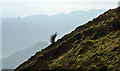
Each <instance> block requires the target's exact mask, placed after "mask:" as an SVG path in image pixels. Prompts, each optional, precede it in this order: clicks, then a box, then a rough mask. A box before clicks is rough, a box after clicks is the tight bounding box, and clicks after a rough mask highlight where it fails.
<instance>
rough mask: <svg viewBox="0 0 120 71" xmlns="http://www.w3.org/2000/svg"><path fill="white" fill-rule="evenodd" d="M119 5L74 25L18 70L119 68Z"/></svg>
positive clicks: (90, 70) (102, 69)
mask: <svg viewBox="0 0 120 71" xmlns="http://www.w3.org/2000/svg"><path fill="white" fill-rule="evenodd" d="M119 41H120V7H118V8H116V9H113V10H109V11H107V12H105V13H104V14H102V15H100V16H99V17H97V18H95V19H93V20H92V21H89V22H88V23H86V24H84V25H82V26H79V27H77V28H76V29H75V30H74V31H72V32H71V33H70V34H67V35H65V36H64V37H62V38H61V39H59V40H58V41H57V42H56V43H55V44H51V45H49V46H48V47H46V48H45V49H43V50H42V51H39V52H37V53H36V54H35V56H32V57H31V58H30V59H29V60H27V61H26V62H24V63H23V64H21V65H20V66H19V67H18V68H17V69H16V70H20V69H79V70H81V71H107V70H120V42H119Z"/></svg>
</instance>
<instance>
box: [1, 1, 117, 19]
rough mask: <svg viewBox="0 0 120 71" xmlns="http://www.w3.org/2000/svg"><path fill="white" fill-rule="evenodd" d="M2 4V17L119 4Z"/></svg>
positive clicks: (46, 2)
mask: <svg viewBox="0 0 120 71" xmlns="http://www.w3.org/2000/svg"><path fill="white" fill-rule="evenodd" d="M1 4H2V17H3V18H7V17H26V16H30V15H38V14H41V15H42V14H44V15H48V16H52V15H56V14H61V13H65V14H68V13H70V12H73V11H79V10H85V11H87V10H91V9H105V10H108V9H112V8H115V7H117V6H118V0H109V1H104V0H98V1H95V0H92V1H89V0H84V1H81V0H76V1H74V0H69V1H67V0H36V1H34V0H29V1H24V0H11V1H9V0H4V1H2V2H1Z"/></svg>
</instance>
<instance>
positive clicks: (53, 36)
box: [50, 33, 57, 44]
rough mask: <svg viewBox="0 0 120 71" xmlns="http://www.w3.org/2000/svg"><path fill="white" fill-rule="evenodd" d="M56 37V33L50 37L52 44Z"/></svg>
mask: <svg viewBox="0 0 120 71" xmlns="http://www.w3.org/2000/svg"><path fill="white" fill-rule="evenodd" d="M56 36H57V33H55V34H53V35H51V36H50V42H51V43H52V44H53V43H55V38H56Z"/></svg>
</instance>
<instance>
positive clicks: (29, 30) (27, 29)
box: [2, 9, 105, 56]
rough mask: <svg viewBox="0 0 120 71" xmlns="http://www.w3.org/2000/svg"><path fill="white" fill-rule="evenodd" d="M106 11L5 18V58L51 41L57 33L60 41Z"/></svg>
mask: <svg viewBox="0 0 120 71" xmlns="http://www.w3.org/2000/svg"><path fill="white" fill-rule="evenodd" d="M104 11H105V10H103V9H93V10H89V11H82V10H81V11H75V12H71V13H69V14H58V15H53V16H47V15H32V16H27V17H24V18H20V17H18V18H3V19H2V35H3V38H2V39H3V56H8V55H9V54H12V53H14V52H17V51H18V50H23V49H25V48H26V47H30V46H32V45H34V44H35V43H37V42H38V41H49V36H50V35H51V34H53V33H55V32H58V36H57V39H58V38H60V37H61V36H63V35H64V34H67V33H68V32H70V31H72V30H73V29H74V28H75V27H76V26H78V25H82V24H83V23H85V22H87V21H89V20H91V19H92V18H93V17H97V16H98V15H100V14H101V13H103V12H104ZM16 48H17V49H16Z"/></svg>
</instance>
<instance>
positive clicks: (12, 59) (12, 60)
mask: <svg viewBox="0 0 120 71" xmlns="http://www.w3.org/2000/svg"><path fill="white" fill-rule="evenodd" d="M47 45H48V42H39V43H37V44H35V45H34V46H32V47H29V48H27V49H25V50H22V51H19V52H16V53H14V54H12V55H10V56H8V57H6V58H3V59H2V69H15V68H16V67H17V66H19V64H21V63H22V62H24V61H25V60H27V59H28V58H29V57H30V56H31V55H34V54H35V52H37V51H40V50H41V49H43V48H45V47H46V46H47Z"/></svg>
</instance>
